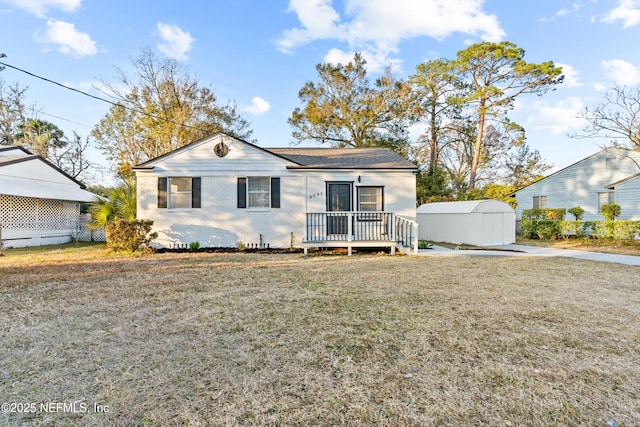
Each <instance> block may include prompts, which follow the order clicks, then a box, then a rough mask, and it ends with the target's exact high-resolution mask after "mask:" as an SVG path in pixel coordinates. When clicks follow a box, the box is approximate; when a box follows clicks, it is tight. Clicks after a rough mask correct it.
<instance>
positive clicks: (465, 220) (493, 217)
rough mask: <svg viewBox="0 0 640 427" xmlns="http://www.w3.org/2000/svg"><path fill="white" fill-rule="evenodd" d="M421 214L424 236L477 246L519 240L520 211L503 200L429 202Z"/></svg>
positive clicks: (433, 239)
mask: <svg viewBox="0 0 640 427" xmlns="http://www.w3.org/2000/svg"><path fill="white" fill-rule="evenodd" d="M417 216H418V218H417V222H418V224H419V228H418V235H419V237H420V239H424V240H431V241H433V242H448V243H456V244H463V243H466V244H470V245H476V246H493V245H508V244H510V243H514V242H515V241H516V214H515V212H514V211H513V208H512V207H511V206H509V204H508V203H505V202H501V201H500V200H468V201H463V202H440V203H427V204H425V205H421V206H420V207H419V208H418V210H417Z"/></svg>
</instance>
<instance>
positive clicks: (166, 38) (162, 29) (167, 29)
mask: <svg viewBox="0 0 640 427" xmlns="http://www.w3.org/2000/svg"><path fill="white" fill-rule="evenodd" d="M157 28H158V34H159V35H160V38H161V39H162V42H159V43H158V49H159V50H160V52H162V53H164V54H165V55H167V56H168V57H169V58H173V59H176V60H178V61H186V60H187V59H188V57H187V53H189V51H190V50H191V47H192V46H191V45H192V44H193V42H194V41H196V39H194V38H193V37H191V34H189V33H188V32H185V31H183V30H182V29H181V28H180V27H178V26H177V25H170V24H165V23H163V22H158V24H157Z"/></svg>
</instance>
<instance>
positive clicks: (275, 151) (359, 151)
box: [133, 132, 417, 170]
mask: <svg viewBox="0 0 640 427" xmlns="http://www.w3.org/2000/svg"><path fill="white" fill-rule="evenodd" d="M219 135H222V136H224V137H227V138H233V139H235V140H237V141H239V142H241V143H243V144H247V145H249V146H251V147H253V148H255V149H258V150H260V151H263V152H265V153H269V154H271V155H273V156H276V157H279V158H281V159H284V160H287V161H289V162H291V163H294V164H293V165H289V166H287V169H403V170H416V169H417V166H416V165H414V164H413V163H411V162H410V161H408V160H406V159H404V158H403V157H402V156H400V155H399V154H397V153H396V152H394V151H392V150H390V149H388V148H303V147H287V148H268V147H260V146H258V145H255V144H252V143H250V142H247V141H243V140H241V139H239V138H236V137H233V136H231V135H227V134H225V133H222V132H218V133H216V134H213V135H210V136H207V137H205V138H202V139H200V140H198V141H194V142H192V143H190V144H187V145H184V146H182V147H180V148H178V149H176V150H173V151H170V152H168V153H165V154H163V155H161V156H159V157H156V158H154V159H150V160H147V161H146V162H144V163H141V164H139V165H137V166H135V167H134V168H133V169H134V170H144V169H153V167H154V166H155V165H156V164H157V162H158V161H160V160H162V159H165V158H167V157H170V156H173V155H175V154H176V153H179V152H181V151H185V150H189V149H190V148H192V147H194V146H197V145H199V144H201V143H203V142H205V141H207V140H210V139H212V138H214V137H216V136H219Z"/></svg>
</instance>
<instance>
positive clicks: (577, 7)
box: [556, 1, 582, 16]
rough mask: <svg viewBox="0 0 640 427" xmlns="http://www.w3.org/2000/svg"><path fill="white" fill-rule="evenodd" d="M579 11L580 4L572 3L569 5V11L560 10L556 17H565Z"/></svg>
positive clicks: (577, 2)
mask: <svg viewBox="0 0 640 427" xmlns="http://www.w3.org/2000/svg"><path fill="white" fill-rule="evenodd" d="M580 9H582V3H581V2H579V1H576V2H573V4H572V5H571V9H567V8H565V9H560V10H559V11H557V12H556V16H565V15H569V14H571V13H576V12H577V11H579V10H580Z"/></svg>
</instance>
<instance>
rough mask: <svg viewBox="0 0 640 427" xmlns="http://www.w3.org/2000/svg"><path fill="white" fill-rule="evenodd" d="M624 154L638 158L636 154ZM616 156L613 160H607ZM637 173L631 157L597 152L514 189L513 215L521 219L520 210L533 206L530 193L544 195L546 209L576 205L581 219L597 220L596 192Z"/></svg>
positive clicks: (602, 190)
mask: <svg viewBox="0 0 640 427" xmlns="http://www.w3.org/2000/svg"><path fill="white" fill-rule="evenodd" d="M625 154H628V155H631V156H634V157H635V158H637V159H640V153H634V152H628V153H625ZM616 156H617V158H616V159H615V160H614V161H611V160H609V161H608V162H607V159H611V158H614V157H616ZM638 172H640V170H639V169H638V166H637V165H636V163H635V162H634V161H633V160H632V159H631V158H627V157H625V155H623V154H616V152H615V151H601V152H599V153H596V154H594V155H593V156H591V157H588V158H586V159H584V160H582V161H580V162H578V163H576V164H574V165H571V166H569V167H567V168H565V169H563V170H561V171H559V172H557V173H555V174H553V175H550V176H548V177H546V178H544V179H542V180H540V181H538V182H536V183H534V184H532V185H530V186H528V187H525V188H523V189H522V190H520V191H518V192H516V202H517V206H516V216H517V217H518V218H522V211H523V210H525V209H531V208H533V197H534V196H547V207H549V208H565V209H569V208H572V207H575V206H580V207H582V208H583V209H584V210H585V214H584V217H583V220H585V221H594V220H601V219H602V216H601V215H600V214H599V213H598V193H599V192H606V191H611V190H607V189H606V188H605V186H607V185H609V184H611V183H613V182H615V181H619V180H621V179H623V178H626V177H628V176H629V175H633V174H636V173H638ZM616 202H617V200H616ZM569 216H570V215H569Z"/></svg>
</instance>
